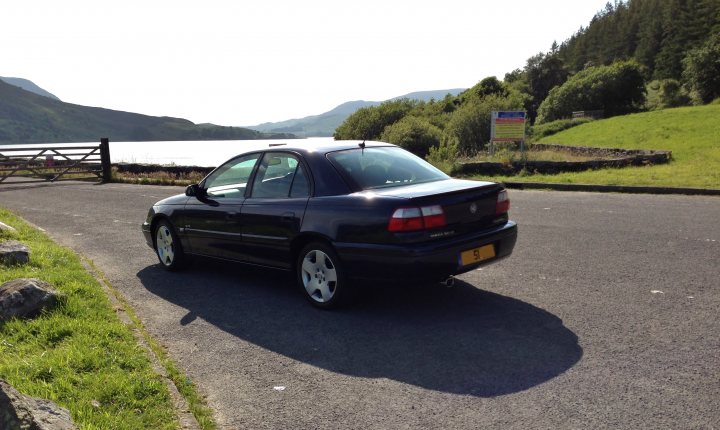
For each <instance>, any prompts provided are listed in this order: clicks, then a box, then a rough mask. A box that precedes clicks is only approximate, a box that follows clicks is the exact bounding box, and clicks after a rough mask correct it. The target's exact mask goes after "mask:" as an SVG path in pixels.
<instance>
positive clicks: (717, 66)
mask: <svg viewBox="0 0 720 430" xmlns="http://www.w3.org/2000/svg"><path fill="white" fill-rule="evenodd" d="M683 66H684V71H683V78H684V79H685V81H686V82H687V84H688V86H689V87H690V88H692V89H693V90H694V91H695V92H697V94H698V97H699V98H700V100H701V101H702V102H703V103H710V102H711V101H712V100H713V99H715V98H717V97H720V31H718V32H716V33H715V34H713V35H712V36H711V37H710V38H708V40H707V41H706V42H705V43H704V44H703V45H702V46H700V47H699V48H696V49H693V50H692V51H690V52H688V54H687V56H686V57H685V59H684V60H683Z"/></svg>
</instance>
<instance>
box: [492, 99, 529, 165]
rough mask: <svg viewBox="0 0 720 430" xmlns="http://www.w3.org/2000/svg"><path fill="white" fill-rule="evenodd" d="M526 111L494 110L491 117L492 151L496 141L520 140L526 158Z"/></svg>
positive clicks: (523, 155)
mask: <svg viewBox="0 0 720 430" xmlns="http://www.w3.org/2000/svg"><path fill="white" fill-rule="evenodd" d="M525 117H526V112H525V111H493V112H492V116H491V117H490V118H491V120H490V153H491V154H492V153H494V144H495V142H520V153H521V154H522V158H523V160H524V159H525Z"/></svg>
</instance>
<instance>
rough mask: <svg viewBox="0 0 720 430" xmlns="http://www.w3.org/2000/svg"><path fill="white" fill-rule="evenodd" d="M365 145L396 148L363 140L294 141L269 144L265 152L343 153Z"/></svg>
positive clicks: (366, 146)
mask: <svg viewBox="0 0 720 430" xmlns="http://www.w3.org/2000/svg"><path fill="white" fill-rule="evenodd" d="M363 143H364V144H365V145H364V147H365V148H373V147H380V146H395V145H393V144H391V143H386V142H376V141H370V140H367V141H363V140H325V139H323V140H312V139H293V140H288V141H286V142H273V143H270V144H268V146H267V147H266V148H265V149H264V150H268V149H270V150H272V149H277V150H290V151H299V152H307V153H311V152H322V153H328V152H333V151H342V150H345V149H353V148H362V147H363V146H362V144H363Z"/></svg>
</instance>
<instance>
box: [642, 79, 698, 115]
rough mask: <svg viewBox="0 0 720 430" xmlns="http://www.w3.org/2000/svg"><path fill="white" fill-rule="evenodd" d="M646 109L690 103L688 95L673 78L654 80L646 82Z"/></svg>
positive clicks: (665, 107)
mask: <svg viewBox="0 0 720 430" xmlns="http://www.w3.org/2000/svg"><path fill="white" fill-rule="evenodd" d="M645 88H646V90H647V102H646V103H645V108H646V109H647V110H659V109H667V108H674V107H679V106H687V105H689V104H690V101H691V100H690V96H689V95H688V93H687V91H686V90H685V89H684V88H683V87H682V85H681V84H680V82H679V81H677V80H675V79H661V80H655V81H652V82H650V83H649V84H647V86H646V87H645Z"/></svg>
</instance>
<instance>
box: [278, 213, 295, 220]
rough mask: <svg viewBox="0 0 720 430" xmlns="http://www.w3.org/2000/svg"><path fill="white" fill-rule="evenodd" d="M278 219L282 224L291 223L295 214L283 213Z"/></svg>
mask: <svg viewBox="0 0 720 430" xmlns="http://www.w3.org/2000/svg"><path fill="white" fill-rule="evenodd" d="M280 219H281V220H282V221H283V222H293V221H295V212H285V213H284V214H282V215H280Z"/></svg>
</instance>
